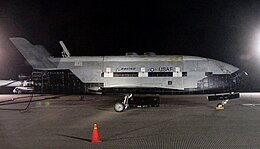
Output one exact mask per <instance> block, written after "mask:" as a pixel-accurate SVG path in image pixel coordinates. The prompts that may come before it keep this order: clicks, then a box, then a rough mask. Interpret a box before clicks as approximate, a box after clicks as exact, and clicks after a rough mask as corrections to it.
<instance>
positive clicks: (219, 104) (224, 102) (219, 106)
mask: <svg viewBox="0 0 260 149" xmlns="http://www.w3.org/2000/svg"><path fill="white" fill-rule="evenodd" d="M228 101H229V99H226V100H223V101H222V102H221V103H218V104H217V106H216V109H217V110H223V109H224V105H225V104H227V103H228Z"/></svg>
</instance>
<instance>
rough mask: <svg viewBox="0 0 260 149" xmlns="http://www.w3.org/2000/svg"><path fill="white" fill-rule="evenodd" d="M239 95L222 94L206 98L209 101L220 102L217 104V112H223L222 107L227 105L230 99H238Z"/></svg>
mask: <svg viewBox="0 0 260 149" xmlns="http://www.w3.org/2000/svg"><path fill="white" fill-rule="evenodd" d="M239 97H240V95H239V93H234V92H232V93H230V94H223V95H214V96H208V100H209V101H215V100H222V102H221V103H218V104H217V106H216V109H217V110H223V109H224V105H225V104H227V103H228V101H229V100H230V99H235V98H239Z"/></svg>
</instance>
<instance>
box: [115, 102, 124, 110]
mask: <svg viewBox="0 0 260 149" xmlns="http://www.w3.org/2000/svg"><path fill="white" fill-rule="evenodd" d="M114 110H115V111H116V112H123V111H124V110H125V105H124V104H122V103H120V102H118V103H116V104H115V106H114Z"/></svg>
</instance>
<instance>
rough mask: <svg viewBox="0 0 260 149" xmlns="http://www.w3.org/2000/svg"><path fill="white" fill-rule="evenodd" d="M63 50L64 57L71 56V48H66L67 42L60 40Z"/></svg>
mask: <svg viewBox="0 0 260 149" xmlns="http://www.w3.org/2000/svg"><path fill="white" fill-rule="evenodd" d="M59 43H60V45H61V47H62V49H63V51H62V52H61V55H62V57H70V52H69V50H68V49H67V48H66V46H65V44H64V43H63V41H60V42H59Z"/></svg>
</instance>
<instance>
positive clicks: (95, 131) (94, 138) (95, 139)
mask: <svg viewBox="0 0 260 149" xmlns="http://www.w3.org/2000/svg"><path fill="white" fill-rule="evenodd" d="M91 142H92V143H95V142H101V139H100V136H99V134H98V127H97V124H96V123H95V124H94V129H93V133H92V140H91Z"/></svg>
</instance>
